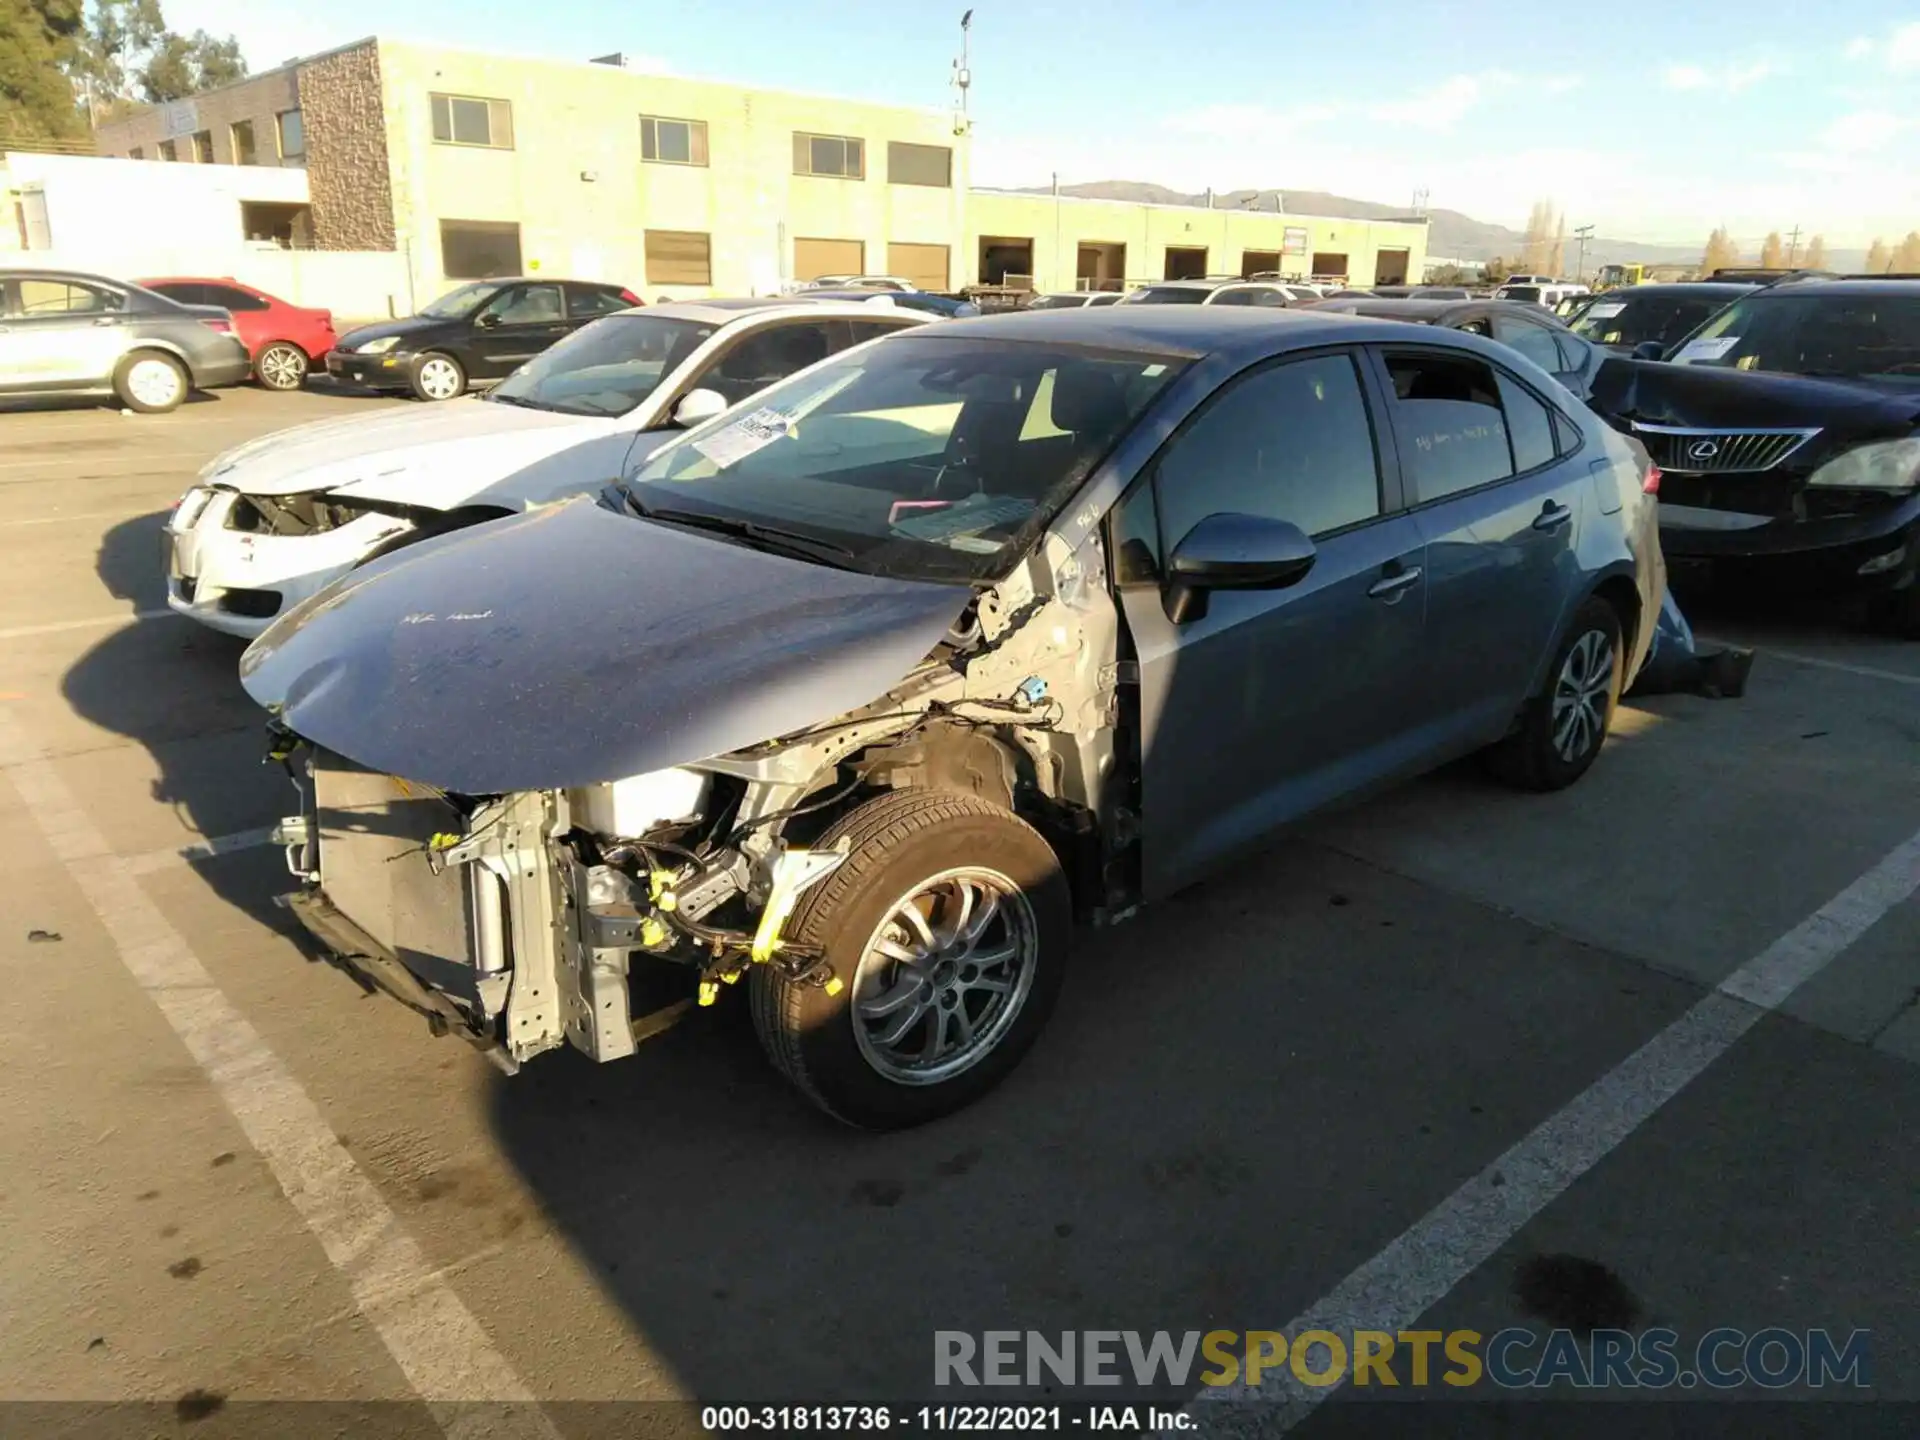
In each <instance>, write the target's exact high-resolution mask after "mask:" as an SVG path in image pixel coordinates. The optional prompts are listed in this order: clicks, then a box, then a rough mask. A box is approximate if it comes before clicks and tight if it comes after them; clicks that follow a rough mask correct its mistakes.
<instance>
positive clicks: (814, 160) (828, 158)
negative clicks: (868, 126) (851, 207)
mask: <svg viewBox="0 0 1920 1440" xmlns="http://www.w3.org/2000/svg"><path fill="white" fill-rule="evenodd" d="M793 173H794V174H796V175H832V176H835V177H837V178H839V179H841V180H864V179H866V178H867V147H866V144H865V142H864V141H860V140H856V139H854V138H853V137H852V136H849V135H808V134H805V133H803V132H802V131H799V130H796V131H794V132H793Z"/></svg>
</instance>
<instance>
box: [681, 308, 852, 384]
mask: <svg viewBox="0 0 1920 1440" xmlns="http://www.w3.org/2000/svg"><path fill="white" fill-rule="evenodd" d="M832 348H833V345H832V342H831V341H830V340H829V339H828V336H827V322H826V321H824V320H811V321H806V322H803V323H800V324H792V325H768V326H765V327H763V328H761V329H759V330H754V331H751V332H749V333H748V334H747V335H745V336H743V337H742V338H741V339H740V340H739V341H738V342H737V343H736V344H734V345H733V346H732V347H731V348H729V349H728V350H727V351H726V352H725V353H724V354H723V355H721V357H720V358H719V360H718V361H716V362H715V363H714V365H713V366H712V367H711V368H710V369H708V371H707V372H706V374H704V375H702V376H700V377H699V378H698V379H696V380H695V381H694V382H693V383H694V384H696V385H698V386H702V387H704V388H705V389H708V390H717V391H719V392H720V393H721V394H722V395H724V396H726V397H727V403H728V404H730V405H737V404H739V403H740V402H741V401H742V400H744V399H746V398H747V397H748V396H749V395H751V394H753V392H754V391H756V390H764V389H766V388H767V386H769V385H771V384H773V382H774V381H776V380H784V379H786V378H787V376H789V375H791V374H793V372H794V371H796V370H804V369H806V368H807V366H809V365H811V364H813V363H814V362H815V361H818V360H824V359H826V358H827V352H828V351H830V350H831V349H832Z"/></svg>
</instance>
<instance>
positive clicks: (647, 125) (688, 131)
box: [640, 115, 707, 165]
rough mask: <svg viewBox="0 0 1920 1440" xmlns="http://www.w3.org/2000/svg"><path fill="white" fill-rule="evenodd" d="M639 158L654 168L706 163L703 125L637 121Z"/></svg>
mask: <svg viewBox="0 0 1920 1440" xmlns="http://www.w3.org/2000/svg"><path fill="white" fill-rule="evenodd" d="M640 158H641V159H642V160H646V161H649V162H650V163H652V164H655V165H704V164H706V163H707V122H706V121H704V120H667V119H663V118H661V117H659V116H655V115H642V116H641V117H640Z"/></svg>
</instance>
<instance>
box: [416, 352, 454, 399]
mask: <svg viewBox="0 0 1920 1440" xmlns="http://www.w3.org/2000/svg"><path fill="white" fill-rule="evenodd" d="M420 388H421V389H422V390H424V391H426V392H427V394H429V395H431V396H432V397H433V398H434V399H436V400H451V399H452V398H453V394H454V391H456V390H457V389H459V388H460V377H459V376H458V375H457V374H455V373H454V369H453V365H452V363H451V362H449V361H446V360H429V361H427V363H426V364H424V365H422V366H421V367H420Z"/></svg>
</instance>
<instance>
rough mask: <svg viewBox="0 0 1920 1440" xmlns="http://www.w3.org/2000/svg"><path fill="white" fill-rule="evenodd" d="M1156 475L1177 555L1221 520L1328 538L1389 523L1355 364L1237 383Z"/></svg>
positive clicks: (1311, 367) (1319, 364) (1281, 371)
mask: <svg viewBox="0 0 1920 1440" xmlns="http://www.w3.org/2000/svg"><path fill="white" fill-rule="evenodd" d="M1156 468H1157V475H1156V481H1155V484H1156V488H1157V490H1158V492H1159V494H1158V500H1159V508H1160V516H1161V535H1162V537H1163V539H1164V541H1165V543H1166V546H1167V548H1168V549H1169V550H1171V548H1172V547H1173V546H1175V545H1177V544H1179V542H1180V539H1181V537H1182V536H1184V535H1185V534H1186V533H1187V532H1188V531H1189V530H1191V529H1192V528H1193V527H1194V526H1195V525H1196V524H1197V523H1199V522H1200V521H1201V520H1204V519H1205V518H1206V517H1207V516H1209V515H1213V514H1217V513H1220V512H1223V511H1224V512H1234V513H1238V514H1242V515H1260V516H1264V517H1266V518H1268V519H1274V520H1290V521H1292V522H1293V523H1294V524H1295V525H1298V526H1299V527H1300V528H1301V529H1302V530H1304V531H1306V532H1307V534H1309V535H1324V534H1326V533H1328V532H1329V531H1333V530H1340V529H1344V528H1345V527H1346V526H1349V525H1355V524H1358V523H1360V522H1361V521H1363V520H1371V519H1373V518H1374V517H1375V516H1377V515H1378V514H1380V468H1379V462H1378V459H1377V457H1376V455H1375V451H1374V443H1373V426H1372V423H1371V422H1370V420H1369V418H1368V415H1367V403H1366V398H1365V396H1364V394H1363V392H1362V391H1361V388H1360V376H1359V374H1358V372H1357V371H1356V370H1355V369H1354V364H1353V360H1352V358H1351V357H1350V356H1347V355H1323V356H1316V357H1314V358H1312V359H1307V360H1294V361H1289V362H1287V363H1285V364H1280V365H1272V366H1268V367H1267V368H1265V369H1263V370H1259V371H1256V372H1255V373H1254V374H1252V375H1249V376H1246V377H1245V378H1243V379H1240V380H1237V381H1234V382H1233V383H1232V384H1230V385H1229V386H1228V387H1227V388H1226V389H1225V390H1223V391H1222V392H1221V393H1220V394H1219V395H1217V396H1216V397H1215V398H1214V399H1213V401H1212V403H1211V404H1209V405H1208V406H1207V408H1206V409H1205V410H1204V411H1202V412H1201V413H1200V415H1199V416H1198V417H1197V418H1196V419H1194V420H1193V421H1192V422H1191V423H1190V424H1189V425H1188V426H1187V427H1186V428H1185V429H1184V430H1182V431H1181V432H1180V433H1179V434H1178V435H1176V436H1174V438H1173V440H1172V441H1171V442H1170V443H1169V444H1168V446H1167V449H1166V451H1165V452H1164V453H1163V454H1162V455H1161V457H1160V462H1159V464H1158V466H1157V467H1156Z"/></svg>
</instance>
